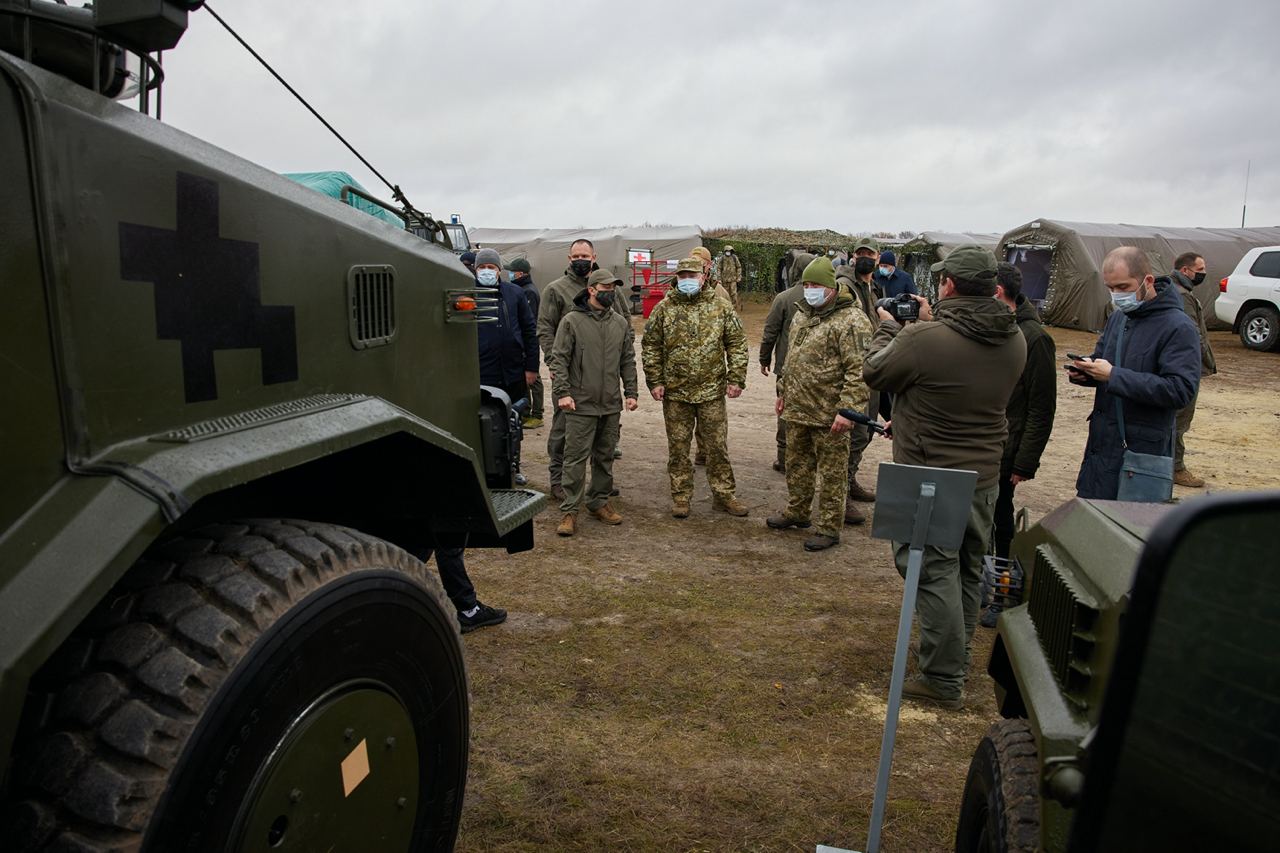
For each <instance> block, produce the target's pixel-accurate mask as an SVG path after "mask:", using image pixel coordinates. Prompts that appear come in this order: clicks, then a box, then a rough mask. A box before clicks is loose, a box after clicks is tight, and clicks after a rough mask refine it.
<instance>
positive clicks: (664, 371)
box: [640, 287, 747, 403]
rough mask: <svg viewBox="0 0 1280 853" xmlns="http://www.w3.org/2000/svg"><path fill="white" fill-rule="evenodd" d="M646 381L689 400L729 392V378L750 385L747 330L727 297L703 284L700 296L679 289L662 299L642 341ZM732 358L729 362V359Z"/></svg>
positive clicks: (701, 400) (669, 394)
mask: <svg viewBox="0 0 1280 853" xmlns="http://www.w3.org/2000/svg"><path fill="white" fill-rule="evenodd" d="M640 357H641V363H642V364H643V365H644V381H645V384H646V385H648V386H649V388H650V390H652V389H653V388H656V387H657V386H659V385H662V386H664V387H665V388H666V396H667V397H670V398H671V399H673V400H681V401H683V402H686V403H706V402H708V401H710V400H714V399H716V398H717V397H723V396H724V392H725V385H726V383H729V384H733V385H737V386H738V387H739V388H745V387H746V385H747V336H746V335H745V334H744V333H743V331H742V321H740V320H739V319H738V315H737V314H735V313H734V311H733V308H732V307H730V305H729V303H728V302H726V301H725V300H723V299H721V298H719V297H718V296H716V294H715V292H714V291H712V290H708V289H707V288H705V287H704V288H703V289H702V290H701V291H699V292H698V294H697V295H696V296H685V295H684V294H683V293H680V292H679V291H676V290H673V291H671V292H670V293H668V294H667V296H666V298H665V299H663V300H662V301H661V302H659V303H658V306H657V307H656V308H654V309H653V313H652V314H650V315H649V321H648V322H647V323H645V325H644V338H643V339H642V340H641V341H640ZM726 362H727V365H726Z"/></svg>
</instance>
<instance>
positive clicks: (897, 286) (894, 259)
mask: <svg viewBox="0 0 1280 853" xmlns="http://www.w3.org/2000/svg"><path fill="white" fill-rule="evenodd" d="M872 281H873V283H874V284H875V286H876V287H879V288H880V292H881V293H883V294H884V295H885V297H886V298H888V297H892V296H901V295H902V294H904V293H912V294H915V293H919V291H918V290H916V280H915V279H914V278H912V277H911V273H906V272H903V271H902V270H900V269H898V256H897V255H895V254H894V253H893V252H892V251H890V250H889V249H885V250H884V251H883V252H881V253H880V263H879V265H878V266H877V267H876V274H875V275H874V276H872Z"/></svg>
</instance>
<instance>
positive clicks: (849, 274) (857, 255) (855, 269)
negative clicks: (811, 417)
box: [836, 237, 880, 524]
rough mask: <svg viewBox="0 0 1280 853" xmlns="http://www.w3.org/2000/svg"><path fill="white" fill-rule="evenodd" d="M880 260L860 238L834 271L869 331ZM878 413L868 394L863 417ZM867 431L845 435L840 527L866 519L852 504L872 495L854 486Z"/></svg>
mask: <svg viewBox="0 0 1280 853" xmlns="http://www.w3.org/2000/svg"><path fill="white" fill-rule="evenodd" d="M879 257H880V247H879V245H877V244H876V241H875V240H872V239H871V238H870V237H863V238H861V239H859V240H858V242H857V243H855V244H854V246H853V259H852V260H853V263H852V264H846V265H843V266H839V267H836V284H838V285H841V286H842V287H847V288H849V290H850V292H852V293H853V295H854V296H855V297H856V298H857V300H858V305H859V307H861V308H862V310H863V312H864V313H865V314H866V315H867V319H868V320H870V321H871V325H872V328H874V327H875V326H876V324H877V323H879V322H880V318H879V316H878V315H877V314H876V300H878V299H879V298H880V288H879V287H878V286H877V285H876V283H875V280H874V278H873V275H872V274H873V273H874V272H875V269H876V260H877V259H878V258H879ZM879 412H880V392H879V391H876V390H872V391H871V396H870V398H869V399H868V400H867V412H866V414H867V417H869V418H871V419H873V420H874V419H875V418H876V416H877V415H878V414H879ZM871 435H872V433H871V428H870V427H867V426H864V425H862V424H854V426H853V430H852V431H850V434H849V471H848V474H849V502H848V503H847V504H846V505H845V510H844V523H845V524H862V523H863V522H864V521H866V520H867V517H866V516H865V515H863V514H862V511H861V510H859V509H858V508H857V507H856V506H855V505H854V502H855V501H861V502H863V503H872V502H873V501H875V499H876V493H875V491H874V490H872V489H868V488H866V487H865V486H863V485H862V484H861V483H859V482H858V470H859V469H860V468H861V467H862V455H863V453H865V452H866V450H867V447H868V446H869V445H870V444H871Z"/></svg>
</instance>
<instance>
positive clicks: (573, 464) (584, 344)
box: [549, 270, 637, 536]
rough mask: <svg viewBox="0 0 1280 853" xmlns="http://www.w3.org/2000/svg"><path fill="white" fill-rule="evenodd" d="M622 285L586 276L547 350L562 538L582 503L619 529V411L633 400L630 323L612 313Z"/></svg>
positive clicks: (573, 528) (631, 407)
mask: <svg viewBox="0 0 1280 853" xmlns="http://www.w3.org/2000/svg"><path fill="white" fill-rule="evenodd" d="M621 284H622V280H621V279H619V278H618V277H617V276H616V275H614V274H613V273H611V272H609V271H608V270H595V271H593V272H591V273H590V274H589V275H588V276H587V287H586V290H584V291H583V292H582V293H579V294H578V295H577V296H576V297H574V300H573V308H572V309H570V311H569V313H567V314H566V315H565V316H564V319H563V320H561V321H560V327H559V329H558V330H557V331H556V340H555V343H554V344H553V345H552V348H551V358H550V360H549V364H550V367H551V393H552V396H553V397H554V398H555V401H556V408H557V409H558V410H559V411H560V412H562V413H563V417H564V423H565V431H564V432H565V444H564V469H563V475H564V477H563V480H562V481H561V482H562V484H563V489H564V498H563V499H561V501H560V512H561V513H563V516H562V517H561V519H560V525H559V526H558V527H557V528H556V533H558V534H559V535H561V536H572V535H574V534H575V533H576V532H577V529H578V507H579V506H580V505H581V504H582V503H584V502H585V503H586V505H587V509H588V510H589V511H590V513H591V514H592V515H593V516H595V517H596V518H597V519H599V520H600V521H603V522H604V523H605V524H621V523H622V515H621V513H619V512H617V511H615V510H614V509H613V507H612V506H610V504H609V496H610V494H611V493H612V491H613V450H614V448H615V447H616V446H617V444H618V425H619V421H620V420H621V417H620V415H621V412H622V409H623V408H624V407H625V408H626V410H627V411H628V412H633V411H635V409H636V406H637V402H636V396H637V393H636V353H635V346H634V341H635V332H633V331H632V329H631V321H630V320H629V319H628V318H627V317H625V316H623V315H622V314H619V313H618V312H616V311H614V310H613V305H614V303H615V298H616V295H617V289H618V288H619V287H620V286H621ZM619 385H621V386H622V391H621V393H619V390H618V386H619ZM588 459H590V460H591V482H590V485H589V486H588V484H587V460H588Z"/></svg>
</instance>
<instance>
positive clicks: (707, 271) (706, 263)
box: [689, 246, 733, 307]
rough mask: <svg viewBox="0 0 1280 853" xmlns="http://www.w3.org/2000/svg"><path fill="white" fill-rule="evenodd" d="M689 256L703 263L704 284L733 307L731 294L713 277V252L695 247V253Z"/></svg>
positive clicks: (704, 247)
mask: <svg viewBox="0 0 1280 853" xmlns="http://www.w3.org/2000/svg"><path fill="white" fill-rule="evenodd" d="M689 256H690V257H693V258H697V259H698V260H699V261H701V262H702V282H703V284H706V285H707V286H708V287H710V288H711V289H712V290H714V291H715V294H716V296H719V297H720V298H721V299H723V300H724V301H725V302H728V303H729V305H730V307H732V306H733V300H732V299H730V298H729V292H728V291H727V290H725V289H724V287H723V286H721V284H720V283H719V282H718V281H715V280H714V278H713V276H712V269H713V266H714V265H713V264H712V263H711V250H710V249H708V248H707V247H706V246H694V247H693V251H692V252H690V253H689Z"/></svg>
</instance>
